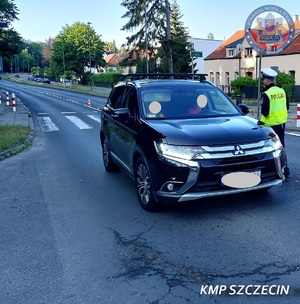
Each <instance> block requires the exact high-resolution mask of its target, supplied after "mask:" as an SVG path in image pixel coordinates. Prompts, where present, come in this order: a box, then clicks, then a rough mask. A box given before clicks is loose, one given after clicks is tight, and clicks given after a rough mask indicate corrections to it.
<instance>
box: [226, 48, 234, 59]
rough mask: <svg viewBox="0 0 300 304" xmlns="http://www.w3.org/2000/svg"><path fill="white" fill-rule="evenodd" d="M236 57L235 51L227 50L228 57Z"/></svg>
mask: <svg viewBox="0 0 300 304" xmlns="http://www.w3.org/2000/svg"><path fill="white" fill-rule="evenodd" d="M233 56H234V50H233V49H227V57H233Z"/></svg>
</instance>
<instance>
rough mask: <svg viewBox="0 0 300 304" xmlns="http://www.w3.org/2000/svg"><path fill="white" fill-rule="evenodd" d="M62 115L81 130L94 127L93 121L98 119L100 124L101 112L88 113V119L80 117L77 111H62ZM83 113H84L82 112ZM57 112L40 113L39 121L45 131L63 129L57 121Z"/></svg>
mask: <svg viewBox="0 0 300 304" xmlns="http://www.w3.org/2000/svg"><path fill="white" fill-rule="evenodd" d="M60 114H61V117H63V118H65V119H66V120H67V121H69V122H71V123H72V125H73V126H75V128H76V129H79V130H88V129H93V128H94V127H93V126H92V125H91V122H92V121H96V122H97V123H99V124H100V115H99V112H97V113H95V114H87V115H85V117H86V118H87V119H86V120H83V119H82V118H79V116H78V113H77V112H61V113H60ZM81 114H82V113H81ZM57 116H58V115H57V114H55V113H38V116H37V121H38V123H39V125H40V127H41V130H42V131H43V132H57V131H61V129H60V128H59V126H58V124H59V123H58V122H56V118H57Z"/></svg>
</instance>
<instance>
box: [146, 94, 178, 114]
mask: <svg viewBox="0 0 300 304" xmlns="http://www.w3.org/2000/svg"><path fill="white" fill-rule="evenodd" d="M171 94H172V91H171V90H160V89H154V90H144V91H142V93H141V96H142V105H143V110H144V113H145V116H146V117H149V118H156V117H158V118H163V117H168V116H169V114H170V113H169V108H170V107H171V106H172V105H171Z"/></svg>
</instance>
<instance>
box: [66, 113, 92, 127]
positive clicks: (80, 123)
mask: <svg viewBox="0 0 300 304" xmlns="http://www.w3.org/2000/svg"><path fill="white" fill-rule="evenodd" d="M66 118H68V119H69V120H70V121H71V122H72V123H73V124H75V126H76V127H78V128H79V129H81V130H83V129H93V127H92V126H90V125H88V124H87V123H85V122H84V121H83V120H81V119H80V118H78V117H77V116H66Z"/></svg>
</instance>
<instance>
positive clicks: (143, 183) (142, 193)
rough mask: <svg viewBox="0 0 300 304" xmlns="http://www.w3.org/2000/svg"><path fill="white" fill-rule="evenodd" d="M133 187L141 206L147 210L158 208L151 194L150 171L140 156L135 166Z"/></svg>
mask: <svg viewBox="0 0 300 304" xmlns="http://www.w3.org/2000/svg"><path fill="white" fill-rule="evenodd" d="M135 187H136V193H137V196H138V199H139V202H140V204H141V205H142V207H143V208H144V209H145V210H147V211H155V210H158V208H159V203H158V202H157V201H156V200H155V198H154V196H153V188H152V182H151V176H150V172H149V169H148V166H147V164H146V162H145V161H144V159H143V158H142V157H140V158H139V159H138V161H137V163H136V166H135Z"/></svg>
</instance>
